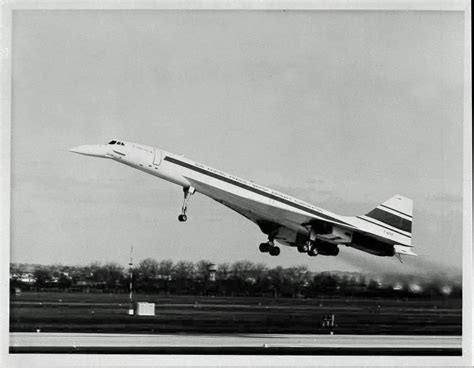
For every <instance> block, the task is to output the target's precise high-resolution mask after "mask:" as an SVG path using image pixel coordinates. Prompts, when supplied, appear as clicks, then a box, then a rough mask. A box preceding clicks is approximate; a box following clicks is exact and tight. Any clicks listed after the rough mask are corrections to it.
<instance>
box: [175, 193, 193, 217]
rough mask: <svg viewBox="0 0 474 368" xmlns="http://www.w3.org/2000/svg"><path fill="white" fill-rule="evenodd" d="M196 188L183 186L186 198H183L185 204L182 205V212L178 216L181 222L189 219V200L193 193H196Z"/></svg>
mask: <svg viewBox="0 0 474 368" xmlns="http://www.w3.org/2000/svg"><path fill="white" fill-rule="evenodd" d="M195 191H196V190H195V189H194V188H193V187H187V188H183V192H184V200H183V206H182V207H181V214H180V215H179V216H178V220H179V222H185V221H186V220H187V219H188V216H186V211H187V210H188V202H189V198H190V197H191V195H193V194H194V192H195Z"/></svg>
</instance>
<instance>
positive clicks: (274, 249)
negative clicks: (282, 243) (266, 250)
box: [270, 247, 280, 256]
mask: <svg viewBox="0 0 474 368" xmlns="http://www.w3.org/2000/svg"><path fill="white" fill-rule="evenodd" d="M279 254H280V247H271V248H270V255H271V256H277V255H279Z"/></svg>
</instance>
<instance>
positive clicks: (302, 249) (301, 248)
mask: <svg viewBox="0 0 474 368" xmlns="http://www.w3.org/2000/svg"><path fill="white" fill-rule="evenodd" d="M296 249H298V252H300V253H308V247H307V246H306V245H298V246H297V247H296Z"/></svg>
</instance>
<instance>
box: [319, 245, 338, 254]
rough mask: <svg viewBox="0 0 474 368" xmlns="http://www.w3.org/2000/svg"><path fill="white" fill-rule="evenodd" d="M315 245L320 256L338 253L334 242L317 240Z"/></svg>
mask: <svg viewBox="0 0 474 368" xmlns="http://www.w3.org/2000/svg"><path fill="white" fill-rule="evenodd" d="M317 247H318V254H320V255H322V256H337V255H338V254H339V248H338V247H337V245H334V244H330V243H324V242H319V244H318V246H317Z"/></svg>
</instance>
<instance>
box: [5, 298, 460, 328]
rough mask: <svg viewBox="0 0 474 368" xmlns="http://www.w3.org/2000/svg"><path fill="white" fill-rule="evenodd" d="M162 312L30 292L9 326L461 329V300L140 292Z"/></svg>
mask: <svg viewBox="0 0 474 368" xmlns="http://www.w3.org/2000/svg"><path fill="white" fill-rule="evenodd" d="M135 301H147V302H153V303H156V309H155V311H156V316H129V315H128V314H127V312H128V309H129V303H128V295H127V294H99V293H98V294H95V293H91V294H88V293H51V292H42V293H33V292H24V293H22V294H21V295H19V296H13V297H12V298H11V301H10V331H11V332H31V331H36V330H37V329H40V330H41V331H42V332H106V333H300V334H301V333H308V334H309V333H310V334H324V333H329V332H330V330H329V329H328V328H327V327H322V323H321V322H322V319H323V316H324V315H325V314H329V313H333V314H334V315H335V322H336V327H335V328H333V329H332V330H333V332H334V333H335V334H393V335H409V334H413V335H461V327H462V326H461V323H462V313H461V312H462V302H461V299H442V298H439V299H412V300H410V299H409V300H400V299H379V300H378V299H361V298H346V299H342V298H341V299H327V298H321V299H285V298H279V299H273V298H245V297H235V298H233V297H195V296H161V295H144V294H138V295H136V296H135Z"/></svg>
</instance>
